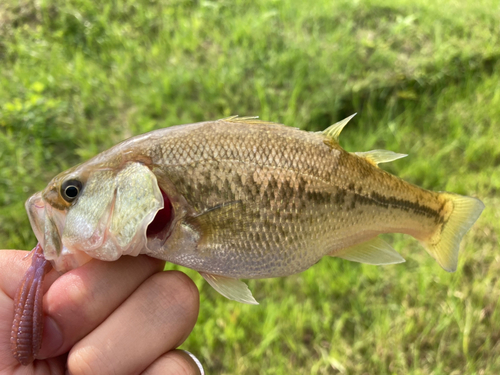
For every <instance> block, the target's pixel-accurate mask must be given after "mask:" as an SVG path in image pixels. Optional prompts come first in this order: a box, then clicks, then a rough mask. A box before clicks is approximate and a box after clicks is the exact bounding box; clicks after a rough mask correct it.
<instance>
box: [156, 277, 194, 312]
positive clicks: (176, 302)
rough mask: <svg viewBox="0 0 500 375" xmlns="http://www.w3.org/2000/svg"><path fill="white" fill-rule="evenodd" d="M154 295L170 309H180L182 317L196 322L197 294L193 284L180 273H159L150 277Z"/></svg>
mask: <svg viewBox="0 0 500 375" xmlns="http://www.w3.org/2000/svg"><path fill="white" fill-rule="evenodd" d="M152 283H153V284H154V285H155V287H154V289H155V290H154V293H155V294H156V295H158V296H161V297H162V298H161V300H163V301H165V302H166V303H168V304H169V306H170V307H171V308H175V309H181V310H182V311H183V315H184V316H186V317H189V318H191V319H194V320H196V318H197V317H198V308H199V299H200V297H199V292H198V288H197V287H196V285H195V284H194V282H193V281H192V280H191V279H190V278H189V277H188V276H187V275H186V274H184V273H182V272H180V271H168V272H160V273H157V274H155V275H154V276H153V277H152Z"/></svg>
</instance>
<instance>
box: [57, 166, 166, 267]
mask: <svg viewBox="0 0 500 375" xmlns="http://www.w3.org/2000/svg"><path fill="white" fill-rule="evenodd" d="M162 208H163V197H162V195H161V191H160V189H159V187H158V183H157V181H156V177H155V175H154V174H153V173H152V172H151V171H150V170H149V168H148V167H146V166H145V165H144V164H142V163H137V162H131V163H127V164H126V165H125V166H124V167H123V168H122V169H121V170H119V171H118V172H116V171H115V170H111V169H104V170H96V171H94V172H93V173H91V174H90V176H89V178H88V180H87V181H86V183H85V186H84V188H83V191H82V192H81V194H80V196H79V197H78V199H77V201H76V202H75V203H74V204H73V205H72V206H71V207H70V208H69V209H68V213H67V216H66V222H65V225H64V229H63V230H62V236H61V239H62V244H63V251H68V252H70V253H74V252H75V251H78V250H80V251H84V252H85V253H87V254H88V255H90V256H91V257H92V258H97V259H101V260H108V261H111V260H116V259H118V258H119V257H120V256H122V255H138V254H139V253H140V252H141V250H142V249H144V247H145V246H146V230H147V226H148V224H149V223H151V221H153V219H154V217H155V215H156V213H157V212H158V210H160V209H162Z"/></svg>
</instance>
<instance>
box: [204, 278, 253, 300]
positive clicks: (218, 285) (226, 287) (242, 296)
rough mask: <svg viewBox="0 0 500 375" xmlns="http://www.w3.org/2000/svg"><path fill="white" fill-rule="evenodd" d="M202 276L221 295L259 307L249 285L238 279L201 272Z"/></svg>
mask: <svg viewBox="0 0 500 375" xmlns="http://www.w3.org/2000/svg"><path fill="white" fill-rule="evenodd" d="M200 275H201V276H203V278H204V279H205V280H206V281H207V282H208V283H209V284H210V285H211V286H212V287H213V288H214V289H215V290H216V291H218V292H219V293H220V294H222V295H223V296H224V297H226V298H228V299H232V300H233V301H237V302H241V303H248V304H250V305H258V304H259V303H258V302H257V301H256V300H255V298H253V296H252V292H251V291H250V289H248V286H247V284H245V283H244V282H243V281H241V280H238V279H233V278H230V277H224V276H219V275H212V274H210V273H205V272H200Z"/></svg>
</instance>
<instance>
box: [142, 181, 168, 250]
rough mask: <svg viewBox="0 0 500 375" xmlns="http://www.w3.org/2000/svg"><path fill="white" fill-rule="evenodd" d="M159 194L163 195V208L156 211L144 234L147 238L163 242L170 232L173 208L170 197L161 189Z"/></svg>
mask: <svg viewBox="0 0 500 375" xmlns="http://www.w3.org/2000/svg"><path fill="white" fill-rule="evenodd" d="M160 191H161V195H162V197H163V208H162V209H161V210H159V211H158V212H157V213H156V216H155V218H154V219H153V221H152V222H151V223H149V225H148V229H147V230H146V236H147V238H148V240H152V239H155V240H160V241H161V243H165V241H166V240H167V238H168V235H169V234H170V230H169V229H170V225H171V223H172V219H173V216H174V215H173V214H174V211H173V208H172V203H171V202H170V199H169V198H168V196H167V194H165V192H164V191H163V190H161V189H160Z"/></svg>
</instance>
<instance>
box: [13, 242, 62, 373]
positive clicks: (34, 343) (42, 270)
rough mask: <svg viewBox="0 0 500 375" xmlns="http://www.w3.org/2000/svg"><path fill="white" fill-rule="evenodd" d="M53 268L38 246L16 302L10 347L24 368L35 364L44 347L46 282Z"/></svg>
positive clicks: (38, 245) (18, 291)
mask: <svg viewBox="0 0 500 375" xmlns="http://www.w3.org/2000/svg"><path fill="white" fill-rule="evenodd" d="M51 268H52V266H51V264H50V262H49V261H48V260H46V259H45V257H44V256H43V249H42V247H41V246H40V244H37V245H36V246H35V248H34V249H33V251H32V258H31V266H30V267H29V268H28V270H27V271H26V274H25V275H24V277H23V280H22V282H21V285H19V289H18V290H17V293H16V296H15V299H14V314H15V315H14V321H13V322H12V331H11V336H10V346H11V350H12V354H13V355H14V358H16V359H17V360H18V362H19V363H20V364H22V365H24V366H27V365H29V364H30V363H32V362H33V361H34V360H35V358H36V355H37V354H38V351H39V350H40V345H41V344H42V333H43V315H42V312H43V304H42V302H43V278H44V276H45V275H46V274H47V272H49V271H50V269H51Z"/></svg>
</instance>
